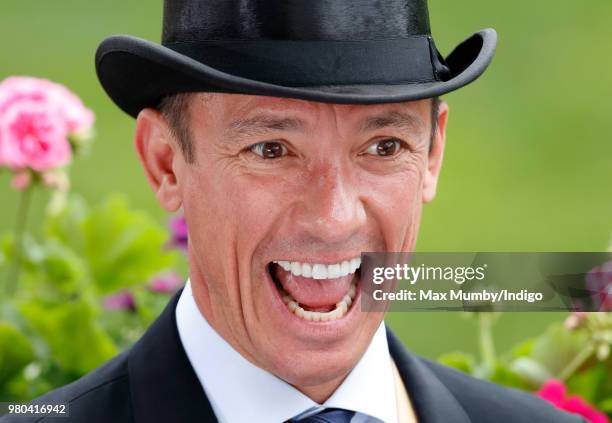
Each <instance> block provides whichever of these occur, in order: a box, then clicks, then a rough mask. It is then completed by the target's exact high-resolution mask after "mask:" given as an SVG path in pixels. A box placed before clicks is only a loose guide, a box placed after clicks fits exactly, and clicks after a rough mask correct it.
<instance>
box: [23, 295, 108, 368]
mask: <svg viewBox="0 0 612 423" xmlns="http://www.w3.org/2000/svg"><path fill="white" fill-rule="evenodd" d="M20 309H21V312H22V313H23V315H24V316H25V317H26V319H27V320H28V322H29V323H30V325H31V326H32V327H33V328H34V330H35V331H36V332H37V333H38V334H39V335H40V336H42V337H43V338H44V339H45V341H46V343H47V344H48V346H49V348H50V350H51V355H52V357H53V359H55V360H57V362H58V363H59V364H60V366H61V367H62V368H63V369H64V370H65V371H66V372H69V373H72V374H75V375H83V374H85V373H87V372H88V371H90V370H92V369H94V368H95V367H97V366H99V365H100V364H102V363H103V362H105V361H107V360H108V359H110V358H112V357H113V356H114V355H115V354H116V353H117V348H116V347H115V345H114V343H113V342H112V340H111V339H110V337H109V336H108V335H107V334H106V333H105V332H104V331H103V330H102V329H101V327H100V326H99V325H98V324H97V323H96V322H95V320H94V310H93V308H92V307H91V306H90V305H88V304H87V303H85V302H84V301H75V302H72V303H43V302H40V301H35V302H31V303H28V304H23V305H22V306H21V308H20Z"/></svg>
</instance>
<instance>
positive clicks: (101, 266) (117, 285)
mask: <svg viewBox="0 0 612 423" xmlns="http://www.w3.org/2000/svg"><path fill="white" fill-rule="evenodd" d="M82 229H83V232H84V234H85V239H86V251H85V252H84V253H85V255H86V257H87V260H88V262H89V264H90V268H91V272H92V277H93V280H94V282H95V284H96V286H97V287H98V289H99V291H100V292H101V293H103V294H108V293H112V292H115V291H118V290H120V289H122V288H126V287H129V286H132V285H135V284H138V283H143V282H145V281H147V280H148V279H150V278H151V277H152V276H153V275H155V274H156V273H157V272H159V271H161V270H162V269H165V268H168V267H171V266H172V265H173V264H174V256H173V254H171V253H168V252H166V251H164V245H165V243H166V240H167V239H168V232H167V230H166V229H165V228H164V227H162V226H161V225H159V224H158V223H157V222H155V221H154V220H153V219H152V218H151V217H150V216H149V215H147V214H145V213H140V212H135V211H131V210H130V209H129V208H128V206H127V202H126V201H125V200H124V199H123V198H120V197H112V198H110V199H109V200H108V201H107V202H106V203H104V204H103V205H102V206H100V207H97V208H96V209H94V210H93V212H92V213H91V214H90V215H89V216H87V218H86V219H85V220H84V222H83V225H82Z"/></svg>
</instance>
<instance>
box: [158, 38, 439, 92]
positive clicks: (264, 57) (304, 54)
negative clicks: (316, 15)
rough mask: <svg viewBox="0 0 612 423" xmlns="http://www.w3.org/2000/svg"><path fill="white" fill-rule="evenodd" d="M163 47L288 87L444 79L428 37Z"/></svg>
mask: <svg viewBox="0 0 612 423" xmlns="http://www.w3.org/2000/svg"><path fill="white" fill-rule="evenodd" d="M166 47H168V48H170V49H172V50H174V51H176V52H178V53H181V54H184V55H186V56H189V57H191V58H193V59H195V60H197V61H198V62H203V63H206V64H207V65H208V66H211V67H213V68H215V69H217V70H220V71H222V72H226V73H228V74H233V75H236V76H240V77H242V78H248V79H253V80H259V81H263V82H268V83H275V84H281V85H287V86H291V87H306V86H323V85H342V84H347V85H352V84H406V83H419V82H433V81H442V80H445V79H447V78H448V69H447V68H446V66H445V65H444V64H443V63H441V61H440V58H439V56H438V53H437V50H436V48H435V46H434V44H433V40H432V38H431V37H430V36H427V35H417V36H413V37H409V38H404V39H397V40H359V41H299V40H298V41H293V40H257V41H249V40H247V41H233V40H232V41H225V42H220V41H208V42H183V43H169V44H166Z"/></svg>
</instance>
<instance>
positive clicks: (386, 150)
mask: <svg viewBox="0 0 612 423" xmlns="http://www.w3.org/2000/svg"><path fill="white" fill-rule="evenodd" d="M404 146H405V143H404V142H403V141H402V140H399V139H397V138H385V139H383V140H380V141H377V142H375V143H372V144H370V146H369V147H368V149H367V150H366V153H367V154H372V155H375V156H380V157H390V156H395V155H396V154H398V153H399V151H400V150H401V149H402V148H404Z"/></svg>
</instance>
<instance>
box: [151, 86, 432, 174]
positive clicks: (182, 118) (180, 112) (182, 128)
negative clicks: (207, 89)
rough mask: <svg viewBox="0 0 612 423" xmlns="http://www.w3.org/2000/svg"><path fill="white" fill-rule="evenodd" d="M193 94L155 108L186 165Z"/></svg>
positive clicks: (166, 99) (190, 146)
mask: <svg viewBox="0 0 612 423" xmlns="http://www.w3.org/2000/svg"><path fill="white" fill-rule="evenodd" d="M193 94H195V93H178V94H171V95H168V96H166V97H164V98H163V99H162V100H161V101H160V102H159V105H158V106H157V108H158V110H159V111H160V112H161V114H162V115H163V116H164V117H165V118H166V120H167V121H168V125H169V126H170V130H171V131H172V134H173V135H174V137H175V138H176V139H177V141H178V143H179V148H180V149H181V151H182V153H183V156H184V157H185V160H186V161H187V163H193V162H194V161H195V155H194V152H193V142H192V139H191V129H190V127H189V100H190V98H191V97H192V95H193ZM441 102H442V100H440V97H434V98H432V103H431V139H430V142H429V150H430V151H431V148H432V146H433V143H434V141H435V137H436V133H437V132H438V113H439V112H440V103H441Z"/></svg>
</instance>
